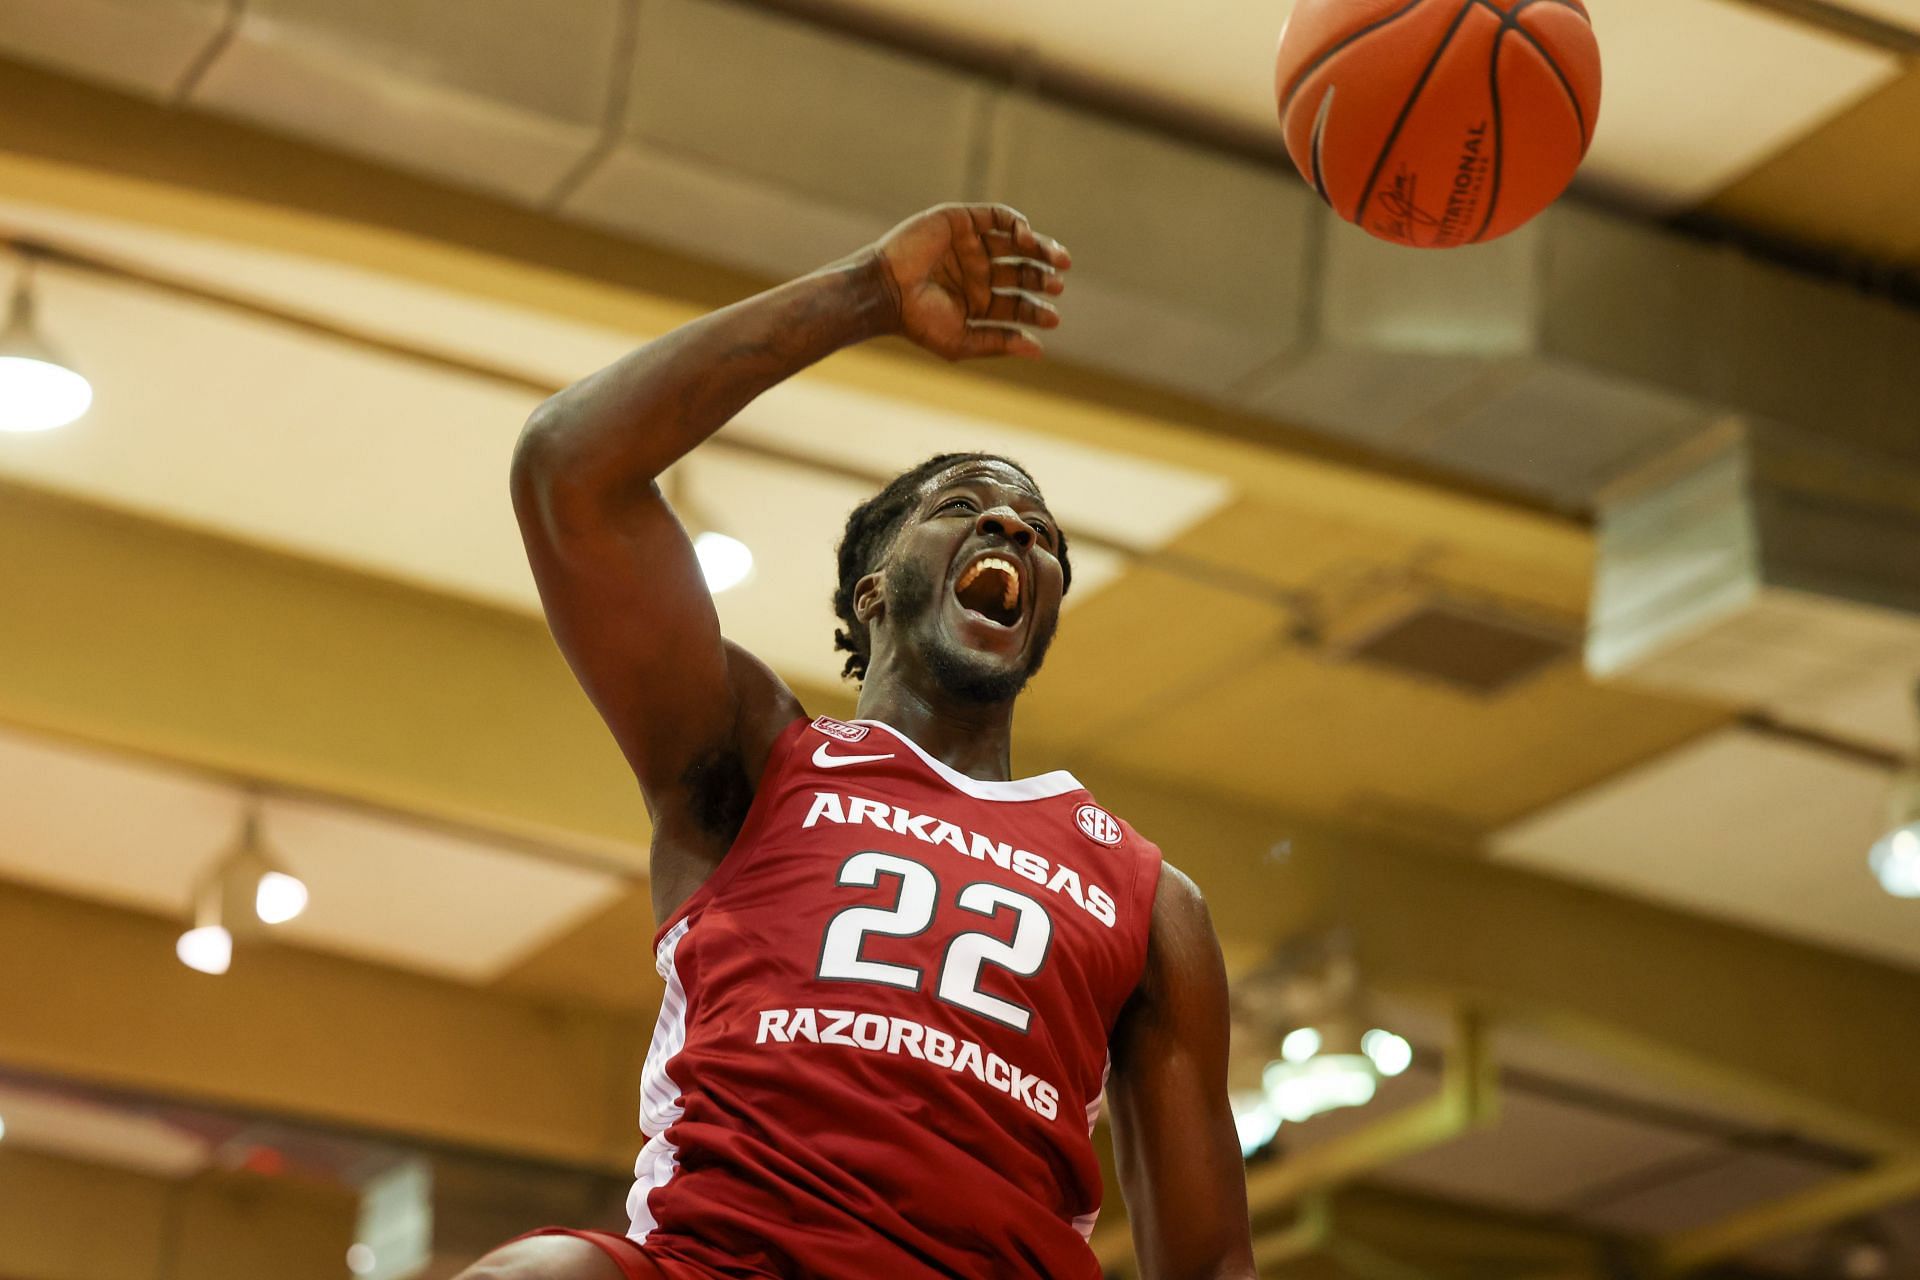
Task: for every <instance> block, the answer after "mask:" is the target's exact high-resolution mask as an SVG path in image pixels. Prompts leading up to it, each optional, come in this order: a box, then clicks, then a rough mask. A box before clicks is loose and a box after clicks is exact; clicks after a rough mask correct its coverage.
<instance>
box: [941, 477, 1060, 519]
mask: <svg viewBox="0 0 1920 1280" xmlns="http://www.w3.org/2000/svg"><path fill="white" fill-rule="evenodd" d="M987 485H993V486H997V487H998V488H1001V489H1004V490H1007V491H1008V492H1012V493H1018V494H1021V495H1022V496H1024V497H1026V498H1029V499H1031V500H1032V502H1033V505H1034V507H1035V509H1036V510H1038V511H1039V512H1040V513H1041V514H1042V515H1044V516H1046V518H1047V519H1049V520H1051V521H1053V522H1054V523H1055V524H1056V525H1057V524H1059V523H1060V522H1059V519H1058V518H1057V517H1055V515H1054V514H1053V511H1052V509H1050V508H1049V507H1048V506H1047V500H1046V499H1045V498H1043V497H1041V496H1040V493H1039V491H1038V490H1036V489H1033V488H1030V487H1029V486H1027V485H1025V484H1022V483H1020V482H1018V481H1012V482H1010V481H1008V480H1006V479H1004V478H1003V477H1001V476H999V475H997V474H996V473H994V472H992V471H989V470H986V469H985V468H981V469H979V470H975V471H963V472H961V473H960V474H959V475H956V476H951V477H949V478H948V479H947V481H946V482H945V483H944V484H937V485H935V486H933V488H931V489H929V490H928V491H927V500H928V501H929V502H932V501H937V500H939V499H940V498H942V497H945V496H947V495H949V494H951V493H952V492H953V490H955V489H961V488H974V489H978V488H981V487H984V486H987Z"/></svg>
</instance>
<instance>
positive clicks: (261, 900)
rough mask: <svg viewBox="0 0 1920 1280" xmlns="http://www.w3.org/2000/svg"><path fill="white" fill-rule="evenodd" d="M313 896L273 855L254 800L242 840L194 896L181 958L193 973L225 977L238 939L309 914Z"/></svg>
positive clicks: (178, 949) (179, 948)
mask: <svg viewBox="0 0 1920 1280" xmlns="http://www.w3.org/2000/svg"><path fill="white" fill-rule="evenodd" d="M308 896H309V895H308V893H307V886H306V882H305V881H303V880H301V879H300V877H298V876H296V875H294V874H292V873H291V872H289V871H287V870H286V869H285V868H283V867H281V866H280V865H279V864H278V863H277V862H275V861H274V859H273V858H272V857H270V856H269V855H268V853H267V851H266V846H265V844H264V843H263V842H262V840H261V837H260V802H259V800H258V799H250V800H249V801H248V803H247V810H246V816H245V818H244V819H243V820H242V825H241V829H240V838H239V839H238V840H237V841H235V843H234V846H233V848H232V849H231V850H230V851H229V852H228V853H227V854H226V855H225V856H224V857H222V858H221V859H220V861H219V862H217V863H216V864H214V867H213V870H211V871H210V872H208V873H207V876H206V878H205V879H203V880H202V881H201V882H200V887H199V888H198V889H197V890H196V891H195V893H194V912H193V924H194V927H193V928H191V929H189V930H187V931H186V932H185V933H183V934H181V935H180V940H179V942H177V943H176V944H175V946H174V951H175V954H177V955H178V956H179V957H180V963H182V964H184V965H186V966H187V967H188V968H189V969H195V970H198V971H199V972H201V973H211V974H222V973H225V972H226V971H227V969H228V968H229V967H230V966H231V965H232V964H233V943H234V938H235V937H236V936H242V937H244V936H245V935H246V934H248V933H251V932H254V931H255V927H254V926H255V921H258V922H259V923H260V924H265V925H279V924H285V923H287V921H289V920H292V919H294V918H295V917H297V916H298V915H300V913H301V912H303V911H305V910H306V909H307V900H308ZM249 906H250V907H251V908H252V911H251V913H249V912H248V911H247V908H248V907H249Z"/></svg>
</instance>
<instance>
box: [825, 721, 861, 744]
mask: <svg viewBox="0 0 1920 1280" xmlns="http://www.w3.org/2000/svg"><path fill="white" fill-rule="evenodd" d="M813 727H814V728H816V729H818V730H819V731H820V732H822V733H824V734H826V735H827V736H828V737H829V738H834V739H836V740H838V741H840V742H858V741H860V739H862V738H864V737H866V736H867V733H868V729H867V726H866V725H864V724H848V723H846V722H845V721H844V720H835V719H834V718H833V717H832V716H821V717H819V718H818V719H816V720H815V721H814V722H813Z"/></svg>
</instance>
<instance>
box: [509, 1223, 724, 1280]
mask: <svg viewBox="0 0 1920 1280" xmlns="http://www.w3.org/2000/svg"><path fill="white" fill-rule="evenodd" d="M534 1236H572V1237H574V1238H575V1239H577V1240H585V1241H586V1242H587V1243H588V1244H590V1245H593V1246H594V1247H595V1248H597V1249H599V1250H600V1252H602V1253H604V1254H606V1255H607V1256H608V1257H609V1258H612V1259H613V1265H614V1266H616V1267H619V1268H620V1274H621V1275H622V1276H624V1277H625V1278H626V1280H698V1277H696V1276H695V1275H694V1274H693V1273H691V1272H687V1271H685V1270H683V1269H681V1268H680V1267H679V1266H677V1265H676V1266H675V1267H674V1269H673V1270H671V1271H669V1270H668V1269H667V1268H666V1267H665V1266H663V1265H662V1264H661V1263H660V1262H659V1260H658V1259H656V1258H653V1257H651V1256H649V1255H648V1253H647V1251H646V1250H645V1249H642V1248H641V1247H640V1246H639V1245H637V1244H635V1243H634V1242H633V1241H631V1240H629V1239H627V1237H625V1236H617V1235H615V1234H613V1232H611V1231H574V1230H572V1229H571V1228H568V1227H542V1228H541V1229H540V1230H538V1231H529V1232H527V1234H526V1235H524V1236H521V1237H520V1239H522V1240H527V1239H531V1238H532V1237H534Z"/></svg>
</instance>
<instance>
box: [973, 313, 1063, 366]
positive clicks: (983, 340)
mask: <svg viewBox="0 0 1920 1280" xmlns="http://www.w3.org/2000/svg"><path fill="white" fill-rule="evenodd" d="M1046 353H1047V349H1046V347H1045V346H1044V345H1042V343H1041V342H1040V339H1039V338H1037V337H1035V336H1034V335H1033V334H1032V333H1030V332H1028V331H1027V330H1026V329H1025V328H1022V327H1021V326H1020V325H1017V324H1013V323H1011V322H1010V321H1005V320H969V321H967V338H966V352H965V354H966V355H968V356H1019V357H1021V358H1023V359H1027V360H1038V359H1040V358H1041V357H1042V356H1044V355H1046Z"/></svg>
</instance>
